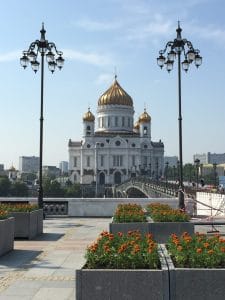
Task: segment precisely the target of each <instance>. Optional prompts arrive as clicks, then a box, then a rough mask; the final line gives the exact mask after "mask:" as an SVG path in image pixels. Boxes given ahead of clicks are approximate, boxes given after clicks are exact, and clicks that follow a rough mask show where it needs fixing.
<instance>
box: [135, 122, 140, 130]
mask: <svg viewBox="0 0 225 300" xmlns="http://www.w3.org/2000/svg"><path fill="white" fill-rule="evenodd" d="M139 128H140V124H139V122H138V121H137V122H136V123H135V124H134V129H136V130H138V129H139Z"/></svg>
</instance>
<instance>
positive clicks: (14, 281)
mask: <svg viewBox="0 0 225 300" xmlns="http://www.w3.org/2000/svg"><path fill="white" fill-rule="evenodd" d="M109 221H110V219H109V218H105V219H100V218H98V219H96V218H87V219H86V218H55V219H47V220H45V221H44V234H43V235H42V236H40V237H38V238H36V239H34V240H31V241H28V240H17V241H15V245H14V251H12V252H10V253H9V254H6V255H4V256H2V257H1V258H0V299H1V300H3V299H4V300H8V299H14V300H20V299H21V300H22V299H23V300H28V299H34V300H47V299H51V300H52V299H54V300H57V299H60V300H64V299H68V300H69V299H73V300H74V299H75V270H76V269H77V268H80V267H81V266H82V265H83V263H84V253H85V249H86V246H87V245H88V244H90V243H91V242H92V241H94V240H95V239H96V237H97V236H98V234H99V233H100V232H101V231H102V230H103V229H105V230H107V229H108V224H109Z"/></svg>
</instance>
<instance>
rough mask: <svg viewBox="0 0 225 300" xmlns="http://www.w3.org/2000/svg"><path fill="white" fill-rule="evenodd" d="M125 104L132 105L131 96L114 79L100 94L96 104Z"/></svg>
mask: <svg viewBox="0 0 225 300" xmlns="http://www.w3.org/2000/svg"><path fill="white" fill-rule="evenodd" d="M114 104H118V105H127V106H133V100H132V98H131V96H129V95H128V94H127V93H126V92H125V91H124V89H123V88H122V87H121V86H120V85H119V83H118V81H117V80H116V76H115V80H114V82H113V84H112V85H111V86H110V88H109V89H108V90H107V91H106V92H105V93H104V94H102V95H101V97H100V98H99V100H98V105H99V106H100V105H114Z"/></svg>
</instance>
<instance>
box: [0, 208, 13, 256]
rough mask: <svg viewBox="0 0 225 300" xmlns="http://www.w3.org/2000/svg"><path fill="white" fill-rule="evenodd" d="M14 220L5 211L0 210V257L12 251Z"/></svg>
mask: <svg viewBox="0 0 225 300" xmlns="http://www.w3.org/2000/svg"><path fill="white" fill-rule="evenodd" d="M13 247H14V218H10V217H9V214H8V212H7V211H5V210H3V209H0V256H1V255H3V254H5V253H7V252H9V251H11V250H13Z"/></svg>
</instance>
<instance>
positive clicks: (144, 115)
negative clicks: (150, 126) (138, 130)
mask: <svg viewBox="0 0 225 300" xmlns="http://www.w3.org/2000/svg"><path fill="white" fill-rule="evenodd" d="M150 121H151V117H150V116H149V114H148V113H147V111H146V109H145V111H144V112H143V113H142V114H141V115H140V117H139V119H138V122H139V123H149V122H150Z"/></svg>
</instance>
